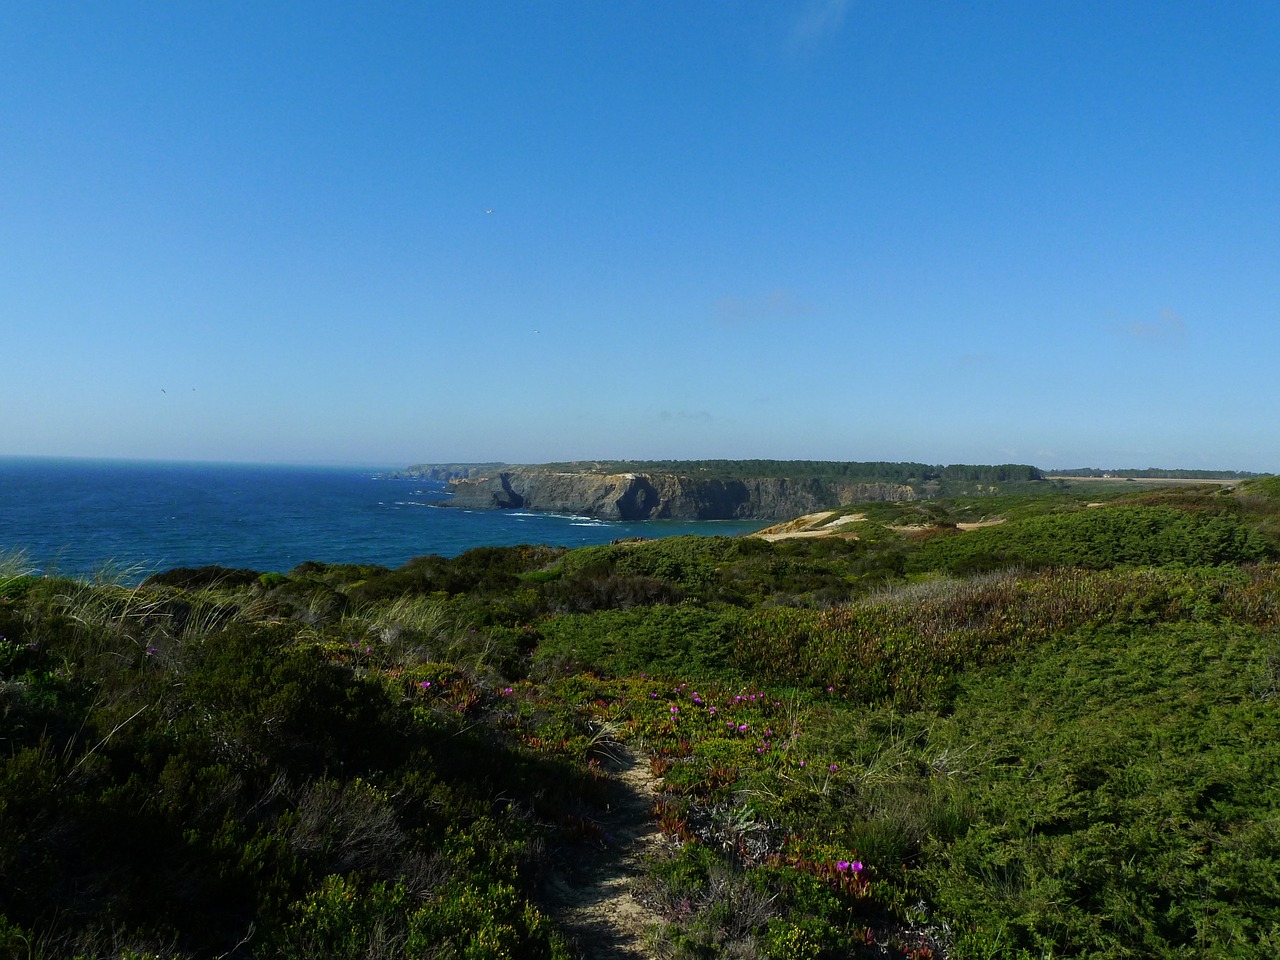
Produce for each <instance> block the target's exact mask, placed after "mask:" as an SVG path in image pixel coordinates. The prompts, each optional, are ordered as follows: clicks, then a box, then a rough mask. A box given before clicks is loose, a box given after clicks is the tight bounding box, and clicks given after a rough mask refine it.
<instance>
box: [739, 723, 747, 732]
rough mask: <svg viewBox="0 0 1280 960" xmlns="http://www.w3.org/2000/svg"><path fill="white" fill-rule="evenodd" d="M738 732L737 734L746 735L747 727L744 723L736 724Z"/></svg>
mask: <svg viewBox="0 0 1280 960" xmlns="http://www.w3.org/2000/svg"><path fill="white" fill-rule="evenodd" d="M738 732H739V733H746V732H747V725H746V724H745V723H740V724H738Z"/></svg>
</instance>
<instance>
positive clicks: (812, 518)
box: [752, 510, 867, 542]
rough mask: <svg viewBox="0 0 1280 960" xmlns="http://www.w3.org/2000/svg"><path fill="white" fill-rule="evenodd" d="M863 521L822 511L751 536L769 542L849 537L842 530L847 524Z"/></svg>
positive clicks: (855, 515)
mask: <svg viewBox="0 0 1280 960" xmlns="http://www.w3.org/2000/svg"><path fill="white" fill-rule="evenodd" d="M865 519H867V518H866V517H865V516H864V515H863V514H860V513H846V514H840V513H838V512H837V511H835V510H824V511H822V512H821V513H806V514H805V515H804V516H802V517H796V518H795V519H794V520H787V521H786V522H785V523H778V524H774V525H773V526H772V527H765V529H763V530H761V531H760V532H759V533H755V534H752V536H756V537H759V538H760V539H762V540H769V541H771V542H772V541H775V540H795V539H799V538H807V537H831V536H850V535H851V534H850V532H849V531H847V530H843V529H842V528H843V527H845V526H846V525H847V524H851V523H858V522H859V521H862V520H865Z"/></svg>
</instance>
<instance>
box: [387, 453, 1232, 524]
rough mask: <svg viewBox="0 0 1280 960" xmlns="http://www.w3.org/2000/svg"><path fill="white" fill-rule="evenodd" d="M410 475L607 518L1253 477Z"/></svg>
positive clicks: (872, 472) (662, 472)
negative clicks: (1085, 483) (1095, 482)
mask: <svg viewBox="0 0 1280 960" xmlns="http://www.w3.org/2000/svg"><path fill="white" fill-rule="evenodd" d="M402 475H406V476H414V477H424V478H427V479H432V480H436V481H440V482H445V483H448V484H449V485H450V488H451V490H452V493H453V496H452V498H451V500H450V503H451V504H452V505H454V506H458V507H466V508H469V509H496V510H504V509H505V510H532V511H538V512H546V513H564V514H573V515H578V516H584V517H593V518H596V519H600V520H628V521H630V520H784V519H789V518H792V517H796V516H799V515H801V514H809V513H813V512H815V511H819V510H831V509H837V508H839V507H844V506H848V505H850V504H853V503H867V502H876V501H881V502H883V501H905V500H927V499H934V498H937V497H944V496H945V497H958V496H990V495H994V494H1012V493H1020V492H1025V493H1032V492H1037V491H1042V490H1044V489H1045V487H1046V486H1049V485H1055V484H1056V485H1062V484H1068V483H1071V482H1074V481H1078V480H1084V479H1105V480H1119V481H1124V480H1129V479H1133V480H1138V479H1147V480H1154V479H1160V480H1169V479H1179V480H1203V481H1219V482H1220V481H1224V480H1228V481H1229V480H1237V479H1246V478H1248V477H1250V476H1253V474H1249V473H1242V472H1239V471H1194V470H1162V469H1157V468H1146V469H1142V470H1101V469H1095V468H1091V467H1086V468H1080V469H1076V470H1058V471H1054V473H1053V475H1052V476H1050V475H1048V474H1047V473H1046V472H1045V471H1042V470H1041V469H1040V468H1038V467H1034V466H1031V465H1029V464H1010V463H1006V464H996V465H972V464H951V465H947V466H942V465H935V464H925V463H912V462H888V461H872V462H859V461H825V460H657V461H653V460H593V461H577V462H571V463H543V464H509V463H501V462H490V463H438V464H426V463H423V464H415V465H413V466H410V467H407V468H406V469H405V470H404V471H402Z"/></svg>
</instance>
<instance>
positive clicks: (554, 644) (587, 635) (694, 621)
mask: <svg viewBox="0 0 1280 960" xmlns="http://www.w3.org/2000/svg"><path fill="white" fill-rule="evenodd" d="M739 619H740V614H739V613H738V612H737V611H736V610H734V609H732V608H726V609H719V610H716V609H711V608H708V607H702V606H695V605H691V604H682V605H679V606H665V605H663V606H651V607H637V608H634V609H630V610H606V611H600V612H598V613H596V614H594V615H590V616H587V615H579V614H566V615H560V616H555V617H551V618H548V619H546V620H544V621H543V622H542V624H541V625H540V627H539V630H540V632H541V634H542V638H543V639H542V642H541V644H540V645H539V647H538V652H537V657H538V659H540V660H542V661H544V662H550V663H565V664H570V665H578V666H580V667H586V666H590V667H596V668H598V669H601V670H607V671H609V672H610V673H614V674H621V673H629V672H640V671H663V672H666V673H676V672H685V673H691V674H694V675H697V674H701V673H705V672H706V671H709V670H717V669H719V670H723V669H724V668H725V666H726V665H727V664H728V662H729V657H730V653H731V651H732V649H733V643H734V636H735V632H736V625H737V622H738V620H739Z"/></svg>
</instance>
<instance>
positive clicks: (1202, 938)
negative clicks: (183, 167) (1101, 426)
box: [0, 480, 1280, 960]
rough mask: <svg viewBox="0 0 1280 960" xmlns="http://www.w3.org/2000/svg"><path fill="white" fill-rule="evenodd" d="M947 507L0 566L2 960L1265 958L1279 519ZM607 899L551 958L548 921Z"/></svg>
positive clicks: (1258, 494) (1186, 503) (1259, 484)
mask: <svg viewBox="0 0 1280 960" xmlns="http://www.w3.org/2000/svg"><path fill="white" fill-rule="evenodd" d="M981 508H982V511H983V516H990V515H999V514H1001V512H1002V508H1004V509H1003V512H1004V514H1005V519H1006V522H1005V523H1002V524H1001V525H999V526H993V527H986V528H983V529H980V530H971V531H966V532H960V531H958V530H957V529H956V528H955V526H954V522H955V519H956V518H957V517H965V518H969V517H972V516H973V515H974V514H975V511H977V510H978V509H979V505H978V504H976V503H975V502H971V501H964V502H960V503H956V504H948V502H947V501H937V502H936V503H934V504H931V505H930V514H929V518H926V519H928V523H927V524H925V527H926V529H924V530H921V529H918V528H919V527H920V526H921V525H920V524H914V525H913V526H914V527H916V528H917V529H913V530H912V531H911V532H910V533H909V534H908V533H903V532H901V530H900V529H896V528H900V527H901V526H902V524H901V522H900V521H901V519H902V517H901V516H899V515H898V514H896V513H892V512H883V511H882V512H883V516H881V515H879V514H877V513H876V511H875V508H872V509H870V510H869V511H868V512H867V519H866V520H864V521H862V522H861V523H860V524H859V527H860V530H861V529H862V528H864V527H865V528H866V529H867V530H868V534H867V536H865V537H862V538H860V539H859V540H844V539H833V540H807V541H783V542H778V543H766V542H764V541H761V540H757V539H750V538H747V539H729V538H719V537H712V538H679V539H675V540H667V541H655V542H635V543H621V544H616V545H613V546H607V547H591V548H584V549H580V550H574V551H564V550H559V549H552V548H546V547H517V548H503V549H482V550H475V551H471V552H469V553H468V554H464V555H463V556H461V557H457V558H453V559H444V558H440V557H424V558H419V559H418V560H415V561H411V562H410V563H409V564H406V565H405V566H404V567H401V568H398V569H395V570H388V569H384V568H380V567H370V566H354V565H351V566H345V565H324V564H318V563H309V564H303V565H302V566H300V567H298V568H296V569H295V570H293V571H289V572H288V573H275V572H268V573H259V572H256V571H241V570H226V569H222V568H202V569H185V570H175V571H170V572H168V573H166V574H162V575H159V576H157V577H153V578H151V579H150V580H148V581H146V582H145V583H143V584H141V585H136V586H122V585H120V584H119V583H116V582H111V580H110V579H109V578H104V579H102V580H100V581H98V582H83V581H73V580H65V579H58V578H51V577H50V578H37V577H31V576H26V575H24V573H23V571H22V569H21V558H19V557H13V558H9V561H8V563H7V569H5V570H4V571H3V572H0V635H2V636H0V737H3V740H2V741H0V956H13V957H24V958H26V957H67V956H71V957H74V956H83V957H92V958H97V957H102V958H122V960H123V958H137V960H141V958H152V957H154V958H170V957H172V958H180V957H181V958H186V957H220V956H225V957H304V958H308V957H315V958H319V957H352V958H356V957H360V958H372V957H420V958H437V957H438V958H445V957H460V958H503V957H512V958H517V957H547V958H570V957H573V956H605V955H606V952H607V951H612V953H611V954H608V955H615V956H656V957H672V958H674V957H682V958H684V957H689V958H692V957H726V958H727V957H736V958H751V957H778V958H782V957H786V958H793V957H812V958H834V957H857V956H865V957H885V956H888V957H914V958H925V957H933V958H943V957H964V958H968V957H1002V958H1010V960H1021V958H1039V957H1064V956H1080V957H1085V956H1087V957H1116V958H1121V957H1199V956H1214V957H1263V956H1273V955H1275V953H1276V952H1277V949H1278V948H1280V885H1278V884H1280V880H1278V879H1277V878H1280V746H1277V745H1278V744H1280V564H1277V548H1276V533H1277V530H1280V523H1277V518H1278V517H1280V487H1277V485H1276V483H1275V481H1272V480H1262V481H1250V482H1242V483H1241V484H1239V485H1238V486H1237V487H1236V489H1235V490H1233V491H1222V490H1217V489H1203V490H1202V489H1188V488H1185V487H1184V488H1179V489H1177V490H1174V491H1169V492H1163V491H1149V490H1144V491H1141V492H1138V493H1135V494H1134V495H1133V496H1130V497H1124V498H1114V499H1112V500H1109V501H1108V502H1107V504H1106V505H1105V506H1089V505H1087V504H1084V503H1082V502H1078V501H1076V500H1070V499H1067V498H1061V499H1057V500H1055V499H1054V498H1052V497H1049V498H1045V499H1044V500H1043V501H1041V502H1032V501H1030V500H1028V499H1027V498H1025V497H1020V498H1017V499H1010V500H1009V501H1008V502H1007V503H1002V502H1001V498H994V497H993V498H990V500H988V501H986V502H984V503H982V504H981ZM891 513H892V515H891ZM624 770H625V771H629V772H628V773H627V776H629V777H631V778H632V779H630V780H629V781H628V782H627V783H625V784H624V783H623V782H622V781H621V780H620V777H621V776H622V772H623V771H624ZM636 778H640V779H636ZM641 788H642V789H641ZM620 790H621V791H626V790H629V791H631V792H630V793H626V792H624V793H620V792H619V791H620ZM637 797H643V800H642V801H639V802H637V800H636V798H637ZM614 863H616V864H623V865H625V869H622V867H619V868H618V869H611V868H610V864H614ZM619 883H621V884H625V895H626V897H627V898H629V899H628V901H627V903H628V907H627V910H628V911H629V916H630V920H629V921H628V922H627V924H626V925H625V930H622V928H619V929H612V930H604V929H596V930H594V931H593V930H592V929H590V927H591V924H593V923H607V922H609V921H608V920H607V918H606V919H599V918H595V919H593V915H592V914H590V912H589V911H588V912H587V913H583V912H581V911H577V912H575V910H576V908H575V907H574V905H573V904H572V903H570V902H569V898H568V895H567V894H566V890H568V891H573V890H579V891H580V890H582V889H585V888H587V887H590V886H591V885H592V884H596V885H599V886H602V887H603V886H604V885H607V884H613V885H617V884H619ZM604 896H605V895H604V894H601V897H602V898H603V897H604ZM620 930H621V932H620ZM628 938H629V939H628ZM602 951H606V952H602Z"/></svg>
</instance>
